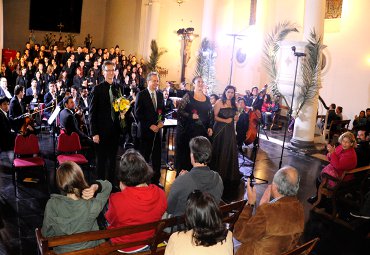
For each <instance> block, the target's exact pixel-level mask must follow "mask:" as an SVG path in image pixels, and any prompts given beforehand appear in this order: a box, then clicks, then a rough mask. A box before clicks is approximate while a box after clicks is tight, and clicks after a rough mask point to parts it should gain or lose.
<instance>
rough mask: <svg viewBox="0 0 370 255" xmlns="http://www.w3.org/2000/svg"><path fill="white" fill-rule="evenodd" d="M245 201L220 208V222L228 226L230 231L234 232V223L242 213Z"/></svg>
mask: <svg viewBox="0 0 370 255" xmlns="http://www.w3.org/2000/svg"><path fill="white" fill-rule="evenodd" d="M246 202H247V200H240V201H236V202H232V203H230V204H225V205H222V206H220V210H221V213H222V222H224V223H227V224H228V229H229V230H230V231H233V230H234V225H235V222H236V221H237V220H238V218H239V215H240V213H241V212H242V211H243V208H244V205H245V203H246Z"/></svg>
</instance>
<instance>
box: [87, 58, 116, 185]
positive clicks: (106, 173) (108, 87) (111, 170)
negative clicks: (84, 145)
mask: <svg viewBox="0 0 370 255" xmlns="http://www.w3.org/2000/svg"><path fill="white" fill-rule="evenodd" d="M114 69H115V66H114V64H113V63H112V62H111V61H105V62H104V64H103V66H102V70H103V75H104V79H105V80H104V81H103V82H102V83H100V84H99V85H97V86H95V87H94V88H93V90H92V92H91V104H90V108H89V121H90V132H91V135H92V137H93V141H94V143H95V146H96V150H95V151H96V167H97V170H98V177H99V178H100V179H106V178H108V180H109V181H111V182H112V181H113V180H114V176H115V168H116V155H117V149H118V140H119V129H120V125H119V118H118V117H119V116H118V113H117V112H114V109H113V106H112V102H113V101H114V100H115V99H116V98H117V97H118V91H117V90H116V87H115V86H112V85H113V77H114Z"/></svg>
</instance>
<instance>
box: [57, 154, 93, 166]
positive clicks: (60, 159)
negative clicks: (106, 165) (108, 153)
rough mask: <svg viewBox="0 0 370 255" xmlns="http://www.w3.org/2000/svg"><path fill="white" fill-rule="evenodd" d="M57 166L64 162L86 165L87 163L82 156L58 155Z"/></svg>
mask: <svg viewBox="0 0 370 255" xmlns="http://www.w3.org/2000/svg"><path fill="white" fill-rule="evenodd" d="M57 159H58V162H59V164H61V163H63V162H65V161H73V162H75V163H76V164H87V163H88V161H87V159H86V158H85V156H84V155H82V154H67V155H59V156H58V157H57Z"/></svg>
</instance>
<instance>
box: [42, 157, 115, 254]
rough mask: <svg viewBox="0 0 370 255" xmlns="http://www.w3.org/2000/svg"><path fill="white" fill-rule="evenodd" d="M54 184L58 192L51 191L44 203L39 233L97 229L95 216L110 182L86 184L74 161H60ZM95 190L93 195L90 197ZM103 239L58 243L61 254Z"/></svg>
mask: <svg viewBox="0 0 370 255" xmlns="http://www.w3.org/2000/svg"><path fill="white" fill-rule="evenodd" d="M56 183H57V186H58V188H59V190H60V191H61V193H62V195H58V194H52V195H51V197H50V199H49V201H48V202H47V204H46V208H45V213H44V222H43V224H42V229H41V232H42V234H43V235H44V236H45V237H50V236H60V235H70V234H74V233H80V232H86V231H92V230H99V226H98V223H97V220H96V218H97V217H98V215H99V213H100V212H101V211H102V209H103V207H104V206H105V204H106V203H107V200H108V197H109V194H110V192H111V190H112V185H111V184H110V182H108V181H100V180H99V181H97V182H96V183H95V184H92V185H91V186H90V187H89V186H88V184H87V183H86V181H85V178H84V175H83V172H82V170H81V168H80V167H79V166H78V165H77V164H76V163H74V162H68V161H67V162H64V163H62V164H61V165H60V166H59V167H58V169H57V172H56ZM95 193H96V197H94V195H95ZM102 242H104V240H98V241H91V242H84V243H76V244H71V245H64V246H59V247H56V248H55V249H54V251H55V252H56V253H64V252H69V251H75V250H80V249H85V248H90V247H94V246H97V245H98V244H100V243H102Z"/></svg>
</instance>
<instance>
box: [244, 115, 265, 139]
mask: <svg viewBox="0 0 370 255" xmlns="http://www.w3.org/2000/svg"><path fill="white" fill-rule="evenodd" d="M260 118H261V112H260V110H258V109H256V110H249V127H248V131H247V133H246V135H245V140H244V143H245V145H249V144H251V143H253V142H254V141H255V140H256V138H257V133H258V128H259V122H260Z"/></svg>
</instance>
